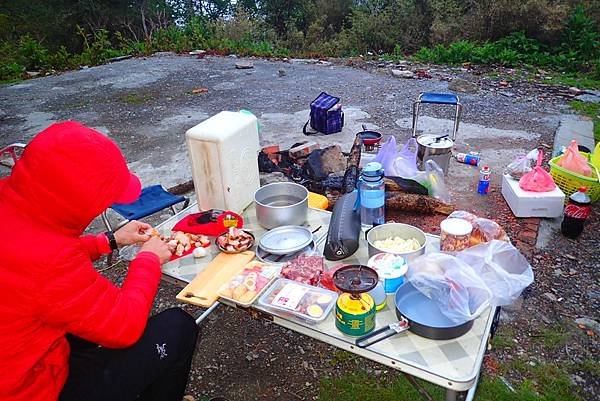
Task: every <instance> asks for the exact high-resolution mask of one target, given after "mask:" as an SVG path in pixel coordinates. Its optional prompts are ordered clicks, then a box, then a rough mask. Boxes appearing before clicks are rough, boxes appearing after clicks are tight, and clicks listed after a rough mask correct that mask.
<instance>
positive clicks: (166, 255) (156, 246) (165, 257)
mask: <svg viewBox="0 0 600 401" xmlns="http://www.w3.org/2000/svg"><path fill="white" fill-rule="evenodd" d="M171 248H172V247H171V246H170V245H169V244H167V243H166V242H164V241H163V240H161V239H160V238H158V237H152V238H150V239H149V240H148V241H146V242H144V243H143V244H142V247H141V248H140V252H144V251H146V252H152V253H154V254H155V255H156V256H158V258H159V259H160V264H161V265H162V264H163V263H166V262H168V261H169V260H170V259H171V255H172V250H171Z"/></svg>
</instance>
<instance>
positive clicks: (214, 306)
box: [196, 301, 221, 326]
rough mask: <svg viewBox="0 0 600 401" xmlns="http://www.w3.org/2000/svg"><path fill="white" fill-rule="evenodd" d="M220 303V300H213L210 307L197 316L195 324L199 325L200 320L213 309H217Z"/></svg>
mask: <svg viewBox="0 0 600 401" xmlns="http://www.w3.org/2000/svg"><path fill="white" fill-rule="evenodd" d="M220 305H221V303H220V302H218V301H217V302H215V303H214V304H213V305H212V306H211V307H210V308H208V309H207V310H205V311H204V312H203V313H202V314H201V315H200V316H198V318H197V319H196V324H197V325H198V326H199V325H200V323H202V321H203V320H204V319H206V318H207V317H208V315H210V314H211V313H212V312H213V311H214V310H215V309H217V308H218V307H219V306H220Z"/></svg>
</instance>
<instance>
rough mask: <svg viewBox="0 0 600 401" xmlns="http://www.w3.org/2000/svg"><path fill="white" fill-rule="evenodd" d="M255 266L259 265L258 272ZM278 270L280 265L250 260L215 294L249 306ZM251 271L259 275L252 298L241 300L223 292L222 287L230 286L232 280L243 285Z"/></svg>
mask: <svg viewBox="0 0 600 401" xmlns="http://www.w3.org/2000/svg"><path fill="white" fill-rule="evenodd" d="M257 267H260V270H261V271H260V272H258V271H257V269H256V268H257ZM280 271H281V266H276V265H272V264H267V263H261V262H256V261H252V262H250V263H248V264H247V265H246V266H245V267H244V269H243V270H242V271H241V272H240V273H239V274H236V275H235V276H233V277H232V278H231V279H230V280H229V281H228V282H227V283H225V284H223V285H222V286H221V287H220V288H219V291H218V292H217V294H218V295H219V297H221V298H223V299H227V300H229V301H231V302H234V303H236V304H238V305H241V306H250V305H252V304H253V303H254V301H256V299H257V298H258V297H259V296H260V294H262V293H263V292H264V291H265V290H266V289H267V288H268V287H269V285H270V284H271V283H272V282H273V281H274V280H275V278H277V276H278V275H279V272H280ZM252 272H256V273H257V274H258V276H259V277H257V278H256V285H257V288H256V294H255V295H254V296H253V297H252V298H249V299H248V300H246V301H241V300H239V299H235V298H233V297H232V296H227V295H224V294H223V291H224V289H226V288H229V287H231V284H232V283H233V282H236V283H239V284H238V286H242V285H244V284H243V282H244V280H245V279H246V278H247V277H248V274H250V273H252Z"/></svg>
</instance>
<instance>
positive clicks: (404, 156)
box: [393, 138, 419, 178]
mask: <svg viewBox="0 0 600 401" xmlns="http://www.w3.org/2000/svg"><path fill="white" fill-rule="evenodd" d="M417 149H418V145H417V140H416V139H415V138H410V139H409V140H408V141H407V142H406V143H405V144H404V148H403V149H402V150H401V151H400V152H399V153H398V155H397V156H396V158H395V159H394V164H393V168H394V171H395V172H396V173H397V176H398V177H402V178H413V177H415V176H416V175H417V174H418V173H419V168H418V167H417Z"/></svg>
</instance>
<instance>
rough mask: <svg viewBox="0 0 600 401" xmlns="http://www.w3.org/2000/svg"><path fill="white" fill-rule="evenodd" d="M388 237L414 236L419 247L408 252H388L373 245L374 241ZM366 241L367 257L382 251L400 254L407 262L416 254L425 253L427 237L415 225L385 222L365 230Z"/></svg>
mask: <svg viewBox="0 0 600 401" xmlns="http://www.w3.org/2000/svg"><path fill="white" fill-rule="evenodd" d="M390 237H400V238H403V239H409V238H415V239H416V240H417V241H419V243H420V244H421V247H420V248H419V249H417V250H416V251H410V252H390V251H387V250H384V249H379V248H377V247H376V246H375V241H379V240H384V239H386V238H390ZM367 243H368V244H369V258H371V257H373V256H374V255H377V254H378V253H382V252H383V253H393V254H394V255H399V256H402V257H404V258H405V259H406V261H407V262H411V261H413V260H414V259H416V258H417V256H420V255H423V254H424V253H425V246H427V237H426V236H425V233H424V232H423V231H421V230H419V229H418V228H417V227H414V226H411V225H408V224H403V223H386V224H382V225H379V226H375V227H373V228H371V229H370V230H369V231H367Z"/></svg>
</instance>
